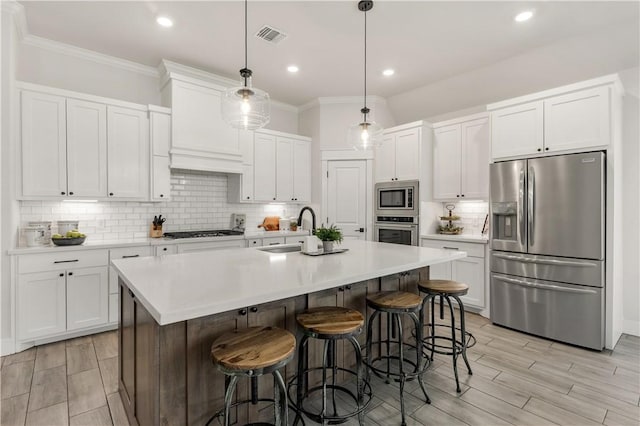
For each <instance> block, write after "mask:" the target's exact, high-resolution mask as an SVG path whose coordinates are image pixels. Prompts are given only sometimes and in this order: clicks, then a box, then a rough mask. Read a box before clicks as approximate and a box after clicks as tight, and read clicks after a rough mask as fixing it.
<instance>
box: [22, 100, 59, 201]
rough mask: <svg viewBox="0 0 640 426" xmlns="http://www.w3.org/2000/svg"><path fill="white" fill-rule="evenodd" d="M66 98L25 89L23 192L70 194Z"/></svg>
mask: <svg viewBox="0 0 640 426" xmlns="http://www.w3.org/2000/svg"><path fill="white" fill-rule="evenodd" d="M65 104H66V102H65V98H64V97H62V96H54V95H49V94H44V93H37V92H30V91H22V95H21V113H22V122H21V132H22V152H21V156H22V195H23V196H25V197H37V196H45V197H47V196H51V197H55V196H61V195H62V196H64V195H66V194H67V124H66V122H67V118H66V108H65Z"/></svg>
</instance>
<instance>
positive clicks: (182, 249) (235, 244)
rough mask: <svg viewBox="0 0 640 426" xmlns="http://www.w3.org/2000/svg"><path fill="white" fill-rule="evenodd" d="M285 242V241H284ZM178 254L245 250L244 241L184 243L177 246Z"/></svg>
mask: <svg viewBox="0 0 640 426" xmlns="http://www.w3.org/2000/svg"><path fill="white" fill-rule="evenodd" d="M283 240H284V239H283ZM177 246H178V249H177V252H178V253H194V252H199V251H210V250H226V249H231V248H239V247H241V248H245V247H246V243H245V241H244V240H227V241H210V242H205V243H183V244H177Z"/></svg>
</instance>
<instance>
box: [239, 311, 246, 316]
mask: <svg viewBox="0 0 640 426" xmlns="http://www.w3.org/2000/svg"><path fill="white" fill-rule="evenodd" d="M238 314H240V315H242V316H244V315H247V310H246V309H240V310H239V311H238Z"/></svg>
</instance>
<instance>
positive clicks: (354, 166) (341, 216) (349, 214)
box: [327, 160, 371, 240]
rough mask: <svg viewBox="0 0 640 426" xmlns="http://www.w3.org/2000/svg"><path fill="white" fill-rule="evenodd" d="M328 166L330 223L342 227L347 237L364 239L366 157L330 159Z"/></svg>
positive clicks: (328, 211) (365, 233) (343, 233)
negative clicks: (344, 159) (348, 159)
mask: <svg viewBox="0 0 640 426" xmlns="http://www.w3.org/2000/svg"><path fill="white" fill-rule="evenodd" d="M327 166H328V173H329V176H327V214H328V217H327V222H328V223H327V224H333V225H335V226H337V227H338V228H340V229H341V230H342V235H343V236H344V238H345V239H347V240H350V239H352V240H356V239H357V240H365V239H366V236H367V232H366V226H367V164H366V161H364V160H357V161H339V160H337V161H329V162H328V164H327ZM360 230H364V231H365V232H361V231H360ZM369 235H371V231H369Z"/></svg>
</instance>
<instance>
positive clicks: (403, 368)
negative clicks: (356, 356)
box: [366, 291, 431, 426]
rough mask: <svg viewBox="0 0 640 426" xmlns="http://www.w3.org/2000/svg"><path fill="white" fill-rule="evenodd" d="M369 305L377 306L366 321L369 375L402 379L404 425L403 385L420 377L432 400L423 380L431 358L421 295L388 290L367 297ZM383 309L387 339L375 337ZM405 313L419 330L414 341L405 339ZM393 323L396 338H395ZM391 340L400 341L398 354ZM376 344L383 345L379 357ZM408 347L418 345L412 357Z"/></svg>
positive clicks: (386, 378) (402, 396)
mask: <svg viewBox="0 0 640 426" xmlns="http://www.w3.org/2000/svg"><path fill="white" fill-rule="evenodd" d="M367 306H368V307H370V308H372V309H373V310H374V312H373V314H372V315H371V317H370V318H369V323H368V325H367V362H366V365H367V367H368V370H367V378H368V377H369V374H370V372H373V373H374V374H375V375H376V376H378V377H380V378H383V379H385V380H386V382H387V383H389V380H390V379H391V378H393V380H395V381H396V382H399V383H400V412H401V413H402V425H403V426H404V425H406V421H405V412H404V385H405V383H406V382H407V381H410V380H414V379H418V383H419V384H420V388H421V389H422V392H423V393H424V397H425V400H426V402H427V404H430V403H431V400H430V399H429V395H427V390H426V389H425V386H424V382H423V381H422V374H423V373H424V372H425V370H426V369H427V367H428V366H429V360H428V358H426V357H424V354H423V348H422V344H423V340H422V329H423V324H422V319H421V317H422V316H421V315H419V314H420V312H421V309H422V297H420V296H418V295H417V294H414V293H408V292H403V291H385V292H381V293H376V294H373V295H371V296H369V297H367ZM381 313H385V314H387V337H386V339H385V340H382V338H381V340H379V341H373V324H374V321H375V320H376V318H378V316H379V315H380V314H381ZM402 315H408V316H409V318H411V319H412V320H413V323H414V326H415V333H416V344H415V345H412V344H411V343H408V342H405V341H404V336H403V328H402ZM394 327H395V331H396V333H397V339H396V341H395V342H392V339H393V338H394ZM392 343H393V344H397V345H398V353H397V354H394V353H392V349H391V345H392ZM374 344H376V345H380V355H379V356H378V357H376V358H373V356H372V347H373V345H374ZM382 346H385V347H386V353H385V354H383V352H382ZM406 348H413V349H415V351H416V357H415V359H410V358H409V357H408V356H407V355H405V349H406ZM394 362H397V366H393V365H392V363H394Z"/></svg>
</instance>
